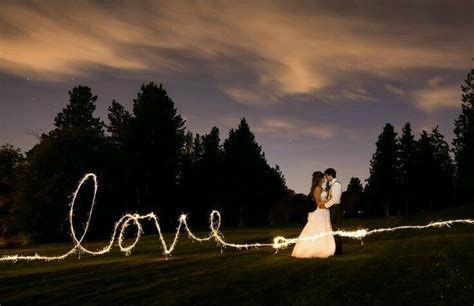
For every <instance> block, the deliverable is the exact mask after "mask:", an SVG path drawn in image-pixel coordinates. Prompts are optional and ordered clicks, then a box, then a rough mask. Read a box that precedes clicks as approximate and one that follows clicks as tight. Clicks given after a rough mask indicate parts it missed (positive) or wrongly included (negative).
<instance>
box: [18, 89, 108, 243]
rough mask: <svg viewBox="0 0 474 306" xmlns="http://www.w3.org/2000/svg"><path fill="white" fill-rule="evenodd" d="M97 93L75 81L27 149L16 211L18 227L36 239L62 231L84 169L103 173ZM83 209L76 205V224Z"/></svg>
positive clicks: (82, 200)
mask: <svg viewBox="0 0 474 306" xmlns="http://www.w3.org/2000/svg"><path fill="white" fill-rule="evenodd" d="M96 99H97V96H94V95H93V94H92V93H91V90H90V88H88V87H85V86H78V87H74V88H73V89H72V90H71V91H69V102H68V104H67V105H66V107H65V108H64V109H63V110H62V111H61V112H60V113H58V114H57V115H56V117H55V119H54V126H55V128H54V129H53V130H52V131H50V132H49V133H48V134H43V135H42V136H41V139H40V142H39V143H38V144H37V145H35V146H34V147H33V148H32V149H31V150H30V151H29V152H27V164H26V167H25V169H24V170H25V171H24V172H23V173H22V176H21V178H20V180H19V182H20V183H19V186H18V189H17V195H16V202H17V209H16V210H15V211H16V213H17V215H16V217H17V218H18V220H22V222H21V224H19V227H20V228H21V230H24V231H26V232H29V233H31V234H32V236H33V238H34V239H37V240H55V239H57V238H59V237H63V238H64V237H66V236H67V235H68V228H67V223H66V220H67V217H66V216H67V211H68V201H69V199H70V198H69V195H70V194H71V193H72V191H73V190H74V188H75V187H76V185H77V183H78V181H79V179H80V178H81V177H82V176H83V175H84V174H85V173H87V172H94V173H98V174H99V175H100V174H101V167H102V159H103V156H102V153H103V143H104V131H103V128H104V124H103V122H102V121H101V120H100V119H99V118H98V117H94V115H93V113H94V111H95V102H96ZM90 187H91V186H90V184H88V185H87V186H85V188H84V189H85V190H84V191H83V192H82V193H81V196H80V197H79V199H78V207H80V208H82V209H88V208H89V203H90V196H91V194H90V192H91V190H92V189H91V188H90ZM88 191H89V192H88ZM83 215H84V214H82V213H81V209H79V210H78V212H77V216H76V218H77V219H76V220H77V222H78V223H77V224H81V220H83V219H81V217H83Z"/></svg>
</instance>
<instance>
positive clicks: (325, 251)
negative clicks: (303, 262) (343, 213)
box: [291, 191, 336, 258]
mask: <svg viewBox="0 0 474 306" xmlns="http://www.w3.org/2000/svg"><path fill="white" fill-rule="evenodd" d="M321 198H322V199H323V200H326V198H327V192H326V191H323V192H322V193H321ZM328 232H332V226H331V217H330V214H329V209H324V208H317V209H316V210H315V211H312V212H310V213H308V222H306V225H305V227H304V228H303V230H302V231H301V234H300V236H299V237H298V238H305V237H311V236H315V235H319V234H322V233H328ZM335 250H336V243H335V241H334V236H333V235H326V236H323V237H320V238H317V239H308V240H299V241H297V242H296V244H295V247H294V249H293V252H292V253H291V256H293V257H297V258H326V257H329V256H332V255H334V251H335Z"/></svg>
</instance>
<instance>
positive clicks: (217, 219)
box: [0, 173, 474, 262]
mask: <svg viewBox="0 0 474 306" xmlns="http://www.w3.org/2000/svg"><path fill="white" fill-rule="evenodd" d="M89 179H92V180H93V182H94V193H93V197H92V203H91V207H90V210H89V213H88V215H87V222H86V223H85V225H84V229H83V230H84V231H83V233H82V234H81V235H80V237H79V238H78V235H77V233H76V229H75V227H74V218H73V217H74V205H75V203H76V198H77V195H78V193H79V191H80V190H81V187H82V185H83V184H84V183H85V182H86V181H87V180H89ZM97 190H98V182H97V177H96V175H95V174H93V173H89V174H86V175H85V176H84V177H83V178H82V179H81V181H80V182H79V185H78V186H77V188H76V190H75V191H74V193H73V194H72V196H73V197H72V201H71V204H70V206H71V207H70V209H69V226H70V230H71V237H72V240H73V243H74V246H73V247H72V248H71V249H70V250H69V251H68V252H66V253H64V254H61V255H57V256H43V255H39V254H35V255H20V254H15V255H3V256H2V257H0V262H17V261H57V260H62V259H65V258H67V257H69V256H71V255H73V254H75V253H78V254H80V253H85V254H89V255H103V254H106V253H108V252H110V251H111V250H112V247H113V244H114V242H115V241H116V240H117V245H118V247H119V249H120V251H122V252H124V253H125V254H126V255H130V253H131V251H132V249H133V248H135V246H136V245H137V243H138V241H139V240H140V238H141V236H142V233H143V228H142V225H141V223H140V221H142V220H149V221H151V222H154V224H155V227H156V230H157V232H158V238H159V240H160V242H161V246H162V249H163V255H165V256H168V255H171V254H172V252H173V251H174V249H175V247H176V244H177V242H178V238H179V235H180V233H181V230H182V228H184V230H185V231H186V233H187V234H188V236H189V238H190V239H192V240H196V241H200V242H202V241H210V240H214V241H215V242H217V243H218V244H219V245H220V246H221V247H231V248H235V249H249V248H260V247H272V248H273V249H275V251H278V250H279V249H282V248H286V247H288V246H289V245H292V244H295V243H296V242H297V241H300V240H315V239H319V238H321V237H324V236H329V235H339V236H342V237H347V238H352V239H362V238H364V237H367V236H369V235H373V234H378V233H383V232H394V231H398V230H407V229H418V230H421V229H426V228H430V227H438V228H441V227H450V226H451V225H453V224H469V225H474V219H457V220H448V221H439V222H431V223H429V224H426V225H405V226H397V227H388V228H378V229H373V230H368V229H359V230H355V231H331V232H326V233H322V234H318V235H314V236H311V237H304V238H285V237H283V236H277V237H274V238H273V243H258V242H255V243H231V242H227V241H226V240H225V239H224V235H223V234H222V233H221V232H220V230H219V229H220V226H221V215H220V213H219V212H218V211H217V210H214V211H212V212H211V215H210V220H209V221H210V225H209V228H210V233H209V234H208V235H207V236H205V237H198V236H196V235H194V234H193V232H192V231H191V230H190V229H189V226H188V223H187V216H186V215H184V214H183V215H181V216H180V217H179V224H178V227H177V229H176V233H175V235H174V238H173V240H172V242H171V244H170V245H168V244H167V243H166V241H165V239H164V237H163V233H162V231H161V227H160V223H159V221H158V217H157V216H156V215H155V214H154V213H153V212H151V213H148V214H146V215H139V214H125V215H124V216H122V217H121V218H120V219H119V220H118V221H117V222H116V223H115V226H114V230H113V233H112V236H111V237H110V240H109V242H108V244H107V245H106V246H104V247H103V248H102V249H99V250H90V249H88V248H86V247H84V246H83V245H82V242H83V241H84V238H85V237H86V234H87V230H88V229H89V225H90V221H91V218H92V212H93V210H94V206H95V201H96V195H97ZM129 226H135V228H136V233H135V239H134V240H133V242H132V243H131V244H129V245H125V243H124V234H125V230H126V229H127V228H128V227H129Z"/></svg>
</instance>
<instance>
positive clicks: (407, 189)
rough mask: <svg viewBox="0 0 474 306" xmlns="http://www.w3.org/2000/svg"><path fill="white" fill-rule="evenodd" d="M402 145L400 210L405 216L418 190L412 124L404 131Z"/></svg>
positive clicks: (408, 124)
mask: <svg viewBox="0 0 474 306" xmlns="http://www.w3.org/2000/svg"><path fill="white" fill-rule="evenodd" d="M399 143H400V188H401V190H400V191H401V199H400V203H401V204H402V205H401V207H400V208H402V211H403V212H404V213H405V214H408V213H409V211H410V205H412V204H413V203H412V201H413V192H414V189H415V188H416V174H415V172H414V170H415V153H416V140H415V136H414V135H413V134H412V131H411V125H410V123H406V124H405V126H404V127H403V129H402V136H401V137H400V139H399Z"/></svg>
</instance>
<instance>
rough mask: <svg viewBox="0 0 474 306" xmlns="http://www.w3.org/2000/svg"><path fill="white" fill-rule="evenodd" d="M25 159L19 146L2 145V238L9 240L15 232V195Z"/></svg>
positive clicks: (0, 194)
mask: <svg viewBox="0 0 474 306" xmlns="http://www.w3.org/2000/svg"><path fill="white" fill-rule="evenodd" d="M24 160H25V157H24V155H23V154H22V153H21V151H20V149H19V148H15V147H13V146H12V145H10V144H5V145H2V146H0V238H2V239H4V240H8V239H10V238H11V236H12V235H13V234H16V233H15V220H14V219H13V218H12V209H14V206H13V205H14V201H13V195H14V193H15V190H16V187H17V184H18V175H19V168H20V167H21V166H22V165H23V163H24Z"/></svg>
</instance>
